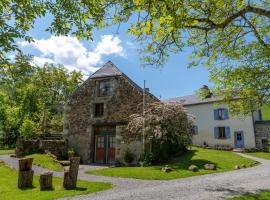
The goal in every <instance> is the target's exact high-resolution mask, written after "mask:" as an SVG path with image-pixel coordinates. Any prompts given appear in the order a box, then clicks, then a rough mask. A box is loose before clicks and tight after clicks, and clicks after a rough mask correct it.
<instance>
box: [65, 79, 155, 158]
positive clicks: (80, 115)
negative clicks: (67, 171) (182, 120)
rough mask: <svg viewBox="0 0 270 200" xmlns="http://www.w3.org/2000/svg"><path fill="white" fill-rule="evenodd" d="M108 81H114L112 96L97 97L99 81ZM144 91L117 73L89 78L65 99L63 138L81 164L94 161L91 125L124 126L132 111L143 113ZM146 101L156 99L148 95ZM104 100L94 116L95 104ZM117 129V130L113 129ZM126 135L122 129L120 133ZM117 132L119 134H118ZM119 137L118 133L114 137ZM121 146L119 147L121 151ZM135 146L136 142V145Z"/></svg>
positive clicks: (92, 126)
mask: <svg viewBox="0 0 270 200" xmlns="http://www.w3.org/2000/svg"><path fill="white" fill-rule="evenodd" d="M104 79H106V80H108V79H109V80H110V81H111V82H112V83H113V84H112V85H113V92H112V95H110V96H106V97H99V96H98V95H97V94H98V92H97V88H98V82H99V81H101V80H104ZM142 99H143V92H142V90H141V89H139V88H138V87H137V86H136V85H135V84H134V83H133V82H132V81H130V80H129V79H128V78H127V77H125V76H122V75H119V76H113V77H106V78H90V79H88V80H86V81H85V83H84V84H83V85H82V86H81V87H80V88H79V89H78V90H77V91H76V92H75V93H74V94H73V95H72V96H70V98H69V99H68V101H67V102H66V105H65V111H64V137H65V138H66V139H67V140H68V144H69V146H70V148H73V149H74V150H75V152H76V153H77V154H79V156H80V157H81V159H82V161H83V163H91V162H93V156H94V127H96V126H102V125H105V126H106V125H112V126H115V127H116V129H119V128H117V127H118V126H119V127H121V126H125V125H127V123H128V121H129V116H130V115H131V114H135V113H139V112H142ZM146 101H147V102H148V103H150V102H154V101H158V100H157V99H156V98H155V97H154V96H152V95H150V94H147V95H146ZM95 103H104V115H103V116H102V117H94V104H95ZM116 132H117V130H116ZM121 134H125V132H123V133H121ZM116 135H119V133H117V134H116ZM117 137H118V139H119V136H117ZM121 146H124V145H120V146H118V150H116V151H117V152H118V154H120V149H121ZM135 146H137V143H136V145H135Z"/></svg>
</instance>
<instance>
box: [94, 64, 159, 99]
mask: <svg viewBox="0 0 270 200" xmlns="http://www.w3.org/2000/svg"><path fill="white" fill-rule="evenodd" d="M111 76H123V77H125V78H126V79H127V80H128V81H129V82H130V83H131V84H132V85H133V86H134V87H135V88H137V89H138V90H139V91H141V92H143V89H142V88H141V87H140V86H139V85H137V84H136V83H135V82H134V81H133V80H131V79H130V78H129V77H128V76H127V75H126V74H125V73H123V72H122V71H121V70H120V69H119V68H118V67H116V65H115V64H113V62H112V61H108V62H107V63H105V64H104V65H103V66H102V67H101V68H99V69H98V70H97V71H96V72H95V73H93V74H92V75H91V76H90V77H89V78H90V79H92V78H103V77H111ZM146 94H148V95H150V96H152V97H153V98H155V99H156V100H157V101H160V100H159V99H158V98H157V97H156V96H155V95H153V94H152V93H150V92H148V91H146Z"/></svg>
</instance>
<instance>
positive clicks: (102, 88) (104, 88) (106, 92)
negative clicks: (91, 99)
mask: <svg viewBox="0 0 270 200" xmlns="http://www.w3.org/2000/svg"><path fill="white" fill-rule="evenodd" d="M111 94H112V82H111V81H110V80H103V81H100V82H99V86H98V95H99V96H100V97H104V96H110V95H111Z"/></svg>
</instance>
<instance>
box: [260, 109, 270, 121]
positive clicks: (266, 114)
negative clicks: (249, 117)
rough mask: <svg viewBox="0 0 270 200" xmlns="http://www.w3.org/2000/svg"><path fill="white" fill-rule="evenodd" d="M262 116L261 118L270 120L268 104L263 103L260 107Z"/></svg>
mask: <svg viewBox="0 0 270 200" xmlns="http://www.w3.org/2000/svg"><path fill="white" fill-rule="evenodd" d="M262 118H263V120H270V106H266V105H264V106H263V107H262Z"/></svg>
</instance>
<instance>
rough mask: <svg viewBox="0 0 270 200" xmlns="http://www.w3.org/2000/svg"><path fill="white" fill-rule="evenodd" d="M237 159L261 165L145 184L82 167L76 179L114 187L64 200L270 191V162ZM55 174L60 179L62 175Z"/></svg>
mask: <svg viewBox="0 0 270 200" xmlns="http://www.w3.org/2000/svg"><path fill="white" fill-rule="evenodd" d="M240 155H242V156H244V157H248V158H252V159H254V160H257V161H259V162H260V163H261V164H260V165H258V166H255V167H252V168H247V169H241V170H237V171H232V172H226V173H217V174H208V175H202V176H194V177H190V178H184V179H177V180H171V181H150V180H149V181H147V180H136V179H125V178H112V177H103V176H94V175H88V174H84V173H83V172H84V171H86V170H88V169H91V167H88V166H82V167H81V169H80V172H79V179H81V180H89V181H102V182H111V183H114V185H115V187H114V188H113V189H111V190H107V191H103V192H98V193H94V194H89V195H84V196H77V197H70V198H64V199H63V200H70V199H72V200H133V199H134V200H135V199H136V200H149V199H151V200H167V199H173V200H177V199H179V200H180V199H183V200H195V199H196V200H199V199H201V200H204V199H205V200H209V199H211V200H212V199H225V198H228V197H231V196H236V195H242V194H248V193H255V192H259V191H261V190H265V189H270V160H264V159H260V158H255V157H251V156H248V155H244V154H240ZM1 159H2V160H4V161H5V162H6V163H7V164H9V165H11V166H13V167H14V166H16V165H17V164H16V163H17V160H16V159H15V158H10V157H9V156H0V160H1ZM34 169H35V170H37V171H35V173H36V174H37V173H38V172H40V171H39V170H41V171H42V170H44V169H42V168H40V167H39V168H36V167H35V168H34ZM46 171H47V170H46ZM54 174H55V175H57V176H62V175H61V174H62V173H54Z"/></svg>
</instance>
